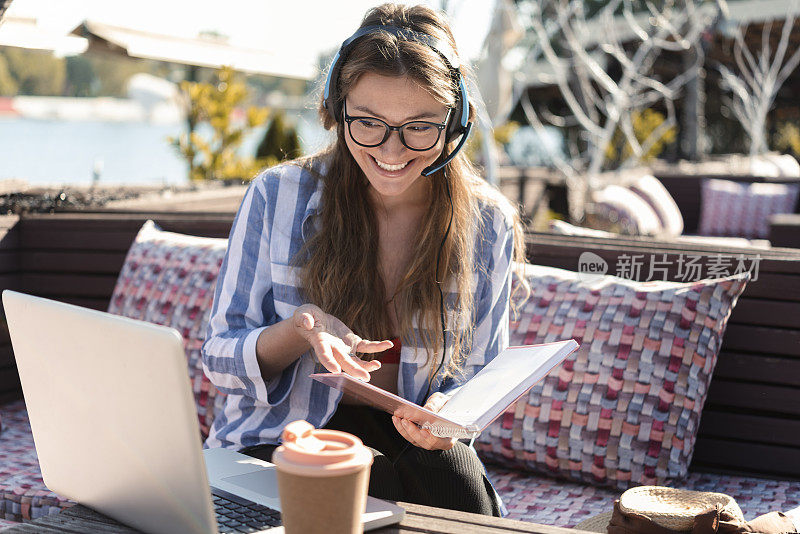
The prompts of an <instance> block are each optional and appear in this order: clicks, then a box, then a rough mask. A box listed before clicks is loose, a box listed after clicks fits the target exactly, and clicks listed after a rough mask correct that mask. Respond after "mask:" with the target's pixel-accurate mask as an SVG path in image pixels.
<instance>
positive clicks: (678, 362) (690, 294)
mask: <svg viewBox="0 0 800 534" xmlns="http://www.w3.org/2000/svg"><path fill="white" fill-rule="evenodd" d="M526 276H527V277H528V280H529V281H530V283H531V286H532V290H533V293H532V296H531V298H530V299H529V300H528V301H527V302H526V303H525V304H524V306H523V307H522V309H521V315H520V317H519V320H517V321H515V322H513V323H512V325H511V344H512V345H522V344H533V343H544V342H550V341H556V340H559V339H569V338H574V339H575V340H576V341H578V342H579V343H580V344H581V347H580V349H579V350H578V351H576V352H575V353H573V354H572V355H571V356H570V357H569V358H567V360H565V362H564V363H563V364H562V365H561V366H559V367H557V368H556V369H555V370H554V371H553V372H551V373H550V374H549V375H548V376H547V377H546V378H545V380H543V381H541V382H540V383H539V384H537V385H536V386H534V387H533V389H531V391H530V392H529V394H528V395H527V396H526V397H523V398H522V399H520V400H519V401H518V402H517V403H516V404H515V405H513V406H512V407H511V408H509V410H507V411H506V413H505V414H503V415H502V416H501V417H500V418H498V419H497V420H496V421H495V422H493V423H492V424H491V425H490V426H489V428H488V429H487V430H485V431H484V432H483V434H482V435H481V436H480V437H479V438H478V440H477V441H476V448H477V450H478V451H479V453H480V454H481V456H482V457H483V458H484V459H486V460H488V461H493V462H499V463H500V464H501V465H506V466H510V467H515V468H522V469H529V470H532V471H538V472H542V473H548V474H554V475H558V476H561V477H564V478H568V479H572V480H578V481H582V482H588V483H592V484H600V485H607V486H612V487H617V488H626V487H628V486H632V485H638V484H658V485H663V484H667V483H669V482H671V481H673V480H677V479H681V478H683V477H684V476H686V473H687V470H688V467H689V462H690V461H691V458H692V452H693V450H694V444H695V439H696V432H697V428H698V424H699V422H700V413H701V410H702V408H703V403H704V402H705V399H706V394H707V390H708V386H709V383H710V381H711V374H712V371H713V370H714V366H715V364H716V359H717V353H718V351H719V347H720V344H721V341H722V334H723V332H724V330H725V326H726V324H727V320H728V317H729V316H730V312H731V309H732V308H733V306H734V305H735V303H736V299H737V298H738V296H739V295H740V294H741V292H742V291H743V290H744V286H745V281H746V279H747V274H743V275H737V276H734V277H728V278H722V279H718V280H702V281H699V282H695V283H674V282H646V283H642V282H634V281H630V280H625V279H622V278H617V277H612V276H602V277H595V278H594V279H590V280H584V279H582V278H581V276H580V275H579V274H578V273H574V272H571V271H565V270H561V269H553V268H549V267H540V266H535V265H529V266H527V267H526Z"/></svg>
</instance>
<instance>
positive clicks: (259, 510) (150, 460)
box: [3, 290, 404, 534]
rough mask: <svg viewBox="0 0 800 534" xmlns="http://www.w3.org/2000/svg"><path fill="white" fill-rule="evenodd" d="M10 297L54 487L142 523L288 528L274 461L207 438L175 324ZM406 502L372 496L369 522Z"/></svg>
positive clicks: (14, 332) (389, 519) (211, 528)
mask: <svg viewBox="0 0 800 534" xmlns="http://www.w3.org/2000/svg"><path fill="white" fill-rule="evenodd" d="M3 304H4V306H5V311H6V316H7V319H8V327H9V331H10V333H11V343H12V346H13V349H14V355H15V357H16V360H17V368H18V370H19V375H20V379H21V381H22V390H23V393H24V395H25V404H26V405H27V408H28V415H29V417H30V423H31V428H32V430H33V439H34V442H35V444H36V451H37V453H38V456H39V462H40V464H41V469H42V476H43V478H44V482H45V484H46V485H47V487H48V488H50V489H51V490H52V491H54V492H56V493H58V494H60V495H63V496H65V497H68V498H70V499H72V500H75V501H77V502H80V503H82V504H84V505H86V506H89V507H90V508H94V509H96V510H98V511H100V512H102V513H105V514H106V515H108V516H110V517H113V518H114V519H117V520H118V521H120V522H122V523H125V524H127V525H129V526H132V527H135V528H138V529H140V530H143V531H145V532H152V533H162V532H163V533H175V532H187V533H189V532H191V533H202V534H209V533H217V532H228V531H229V532H269V533H270V534H273V533H277V532H282V531H283V528H282V527H280V526H276V525H278V524H279V521H280V516H279V514H278V512H279V511H280V501H279V499H278V487H277V481H276V478H275V467H274V466H273V464H270V463H268V462H263V461H261V460H257V459H255V458H251V457H249V456H246V455H243V454H240V453H238V452H235V451H230V450H226V449H208V450H202V448H201V444H200V428H199V425H198V422H197V416H196V412H195V404H194V399H193V397H192V392H191V389H190V387H189V378H188V371H187V369H186V357H185V354H184V350H183V343H182V340H181V337H180V334H178V332H177V331H176V330H174V329H172V328H167V327H164V326H158V325H154V324H150V323H145V322H142V321H136V320H133V319H128V318H124V317H119V316H116V315H111V314H108V313H103V312H98V311H94V310H89V309H86V308H81V307H78V306H72V305H69V304H63V303H59V302H55V301H52V300H47V299H43V298H38V297H33V296H30V295H25V294H22V293H17V292H14V291H9V290H6V291H3ZM229 502H233V503H234V504H233V505H230V504H229ZM223 506H224V507H228V508H231V509H233V510H239V515H236V514H233V513H228V512H226V514H227V516H228V517H225V516H217V515H216V513H215V507H216V508H217V509H219V507H223ZM310 513H313V510H312V511H310ZM403 514H404V511H403V509H402V508H400V507H398V506H396V505H394V504H392V503H389V502H386V501H382V500H379V499H373V498H371V497H370V498H369V499H368V502H367V509H366V512H365V513H364V515H363V520H364V529H365V530H369V529H373V528H378V527H381V526H385V525H390V524H392V523H396V522H398V521H400V520H401V519H402V518H403ZM218 517H220V521H219V522H218V520H217V518H218ZM237 517H238V518H239V519H236V518H237ZM245 518H247V519H252V520H251V521H249V522H248V521H246V520H244V519H245ZM253 518H255V519H253ZM240 519H241V520H240Z"/></svg>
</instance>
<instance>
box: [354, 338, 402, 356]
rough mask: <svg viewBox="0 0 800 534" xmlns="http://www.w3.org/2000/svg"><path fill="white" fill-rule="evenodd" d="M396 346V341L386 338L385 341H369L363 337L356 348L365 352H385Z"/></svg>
mask: <svg viewBox="0 0 800 534" xmlns="http://www.w3.org/2000/svg"><path fill="white" fill-rule="evenodd" d="M393 346H394V343H392V342H391V341H389V340H388V339H385V340H383V341H369V340H366V339H362V340H361V341H359V342H358V344H357V345H356V350H357V351H358V352H363V353H364V354H372V353H375V352H383V351H385V350H388V349H391V348H392V347H393Z"/></svg>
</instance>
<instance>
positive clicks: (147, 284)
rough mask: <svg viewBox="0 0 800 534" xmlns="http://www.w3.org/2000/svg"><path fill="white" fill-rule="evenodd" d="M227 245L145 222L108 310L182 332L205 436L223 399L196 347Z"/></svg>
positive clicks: (203, 331) (205, 321) (214, 239)
mask: <svg viewBox="0 0 800 534" xmlns="http://www.w3.org/2000/svg"><path fill="white" fill-rule="evenodd" d="M226 246H227V240H226V239H218V238H209V237H196V236H188V235H183V234H176V233H172V232H164V231H162V230H160V229H159V228H158V227H157V226H156V225H155V224H154V223H153V222H152V221H147V222H146V223H145V224H144V226H142V229H141V230H140V231H139V234H138V235H137V236H136V240H135V241H134V242H133V244H132V245H131V248H130V250H129V251H128V255H127V257H126V258H125V264H124V265H123V267H122V270H121V271H120V274H119V278H118V279H117V285H116V286H115V287H114V293H113V294H112V296H111V303H110V304H109V307H108V311H109V312H110V313H115V314H118V315H124V316H126V317H131V318H134V319H140V320H142V321H148V322H151V323H157V324H162V325H167V326H171V327H173V328H175V329H177V330H178V331H179V332H180V333H181V335H182V336H183V339H184V346H185V348H186V357H187V359H188V363H189V378H190V380H191V382H192V390H193V392H194V398H195V403H196V405H197V415H198V418H199V420H200V429H201V432H202V433H203V438H205V437H206V436H207V435H208V431H209V429H210V428H211V423H212V422H213V420H214V416H215V415H216V414H217V413H218V411H219V410H220V409H221V407H222V403H223V398H224V395H223V394H222V393H220V392H218V391H217V389H216V388H215V387H214V386H213V385H211V382H209V380H208V378H206V376H205V374H204V373H203V362H202V358H201V356H200V348H201V346H202V344H203V341H204V340H205V334H206V325H207V324H208V317H209V314H210V313H211V304H212V302H213V299H214V285H215V282H216V279H217V274H218V273H219V268H220V266H221V265H222V259H223V257H224V255H225V248H226Z"/></svg>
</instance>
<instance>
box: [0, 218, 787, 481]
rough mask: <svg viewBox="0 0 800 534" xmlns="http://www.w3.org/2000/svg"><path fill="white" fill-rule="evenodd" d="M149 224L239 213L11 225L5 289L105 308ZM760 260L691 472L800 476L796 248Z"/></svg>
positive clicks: (222, 223) (3, 358)
mask: <svg viewBox="0 0 800 534" xmlns="http://www.w3.org/2000/svg"><path fill="white" fill-rule="evenodd" d="M148 218H152V219H154V220H156V221H157V223H158V224H159V226H161V227H162V228H163V229H164V230H169V231H174V232H180V233H186V234H193V235H204V236H210V237H226V236H227V234H228V231H229V230H230V226H231V223H232V220H233V216H232V215H210V216H203V215H197V214H95V215H91V214H74V215H73V214H56V215H31V216H25V217H23V218H21V219H19V220H17V219H16V218H14V219H13V221H12V219H8V218H6V219H5V220H4V221H5V229H4V231H5V235H4V236H3V237H2V238H0V283H2V287H3V288H6V287H9V288H15V289H18V290H21V291H25V292H29V293H33V294H37V295H41V296H44V297H48V298H54V299H58V300H62V301H66V302H72V303H75V304H80V305H83V306H87V307H91V308H95V309H100V310H105V309H107V307H108V304H109V299H110V297H111V293H112V291H113V289H114V285H115V282H116V280H117V276H118V274H119V272H120V269H121V267H122V264H123V261H124V259H125V255H126V253H127V251H128V248H129V247H130V245H131V242H132V241H133V239H134V237H135V236H136V233H137V232H138V230H139V229H140V227H141V225H142V224H143V223H144V221H145V220H147V219H148ZM2 222H3V220H0V231H3V225H2V224H1V223H2ZM12 223H13V224H12ZM528 243H529V259H530V261H531V262H532V263H536V264H541V265H549V266H553V267H560V268H564V269H569V270H577V269H578V259H579V258H580V256H581V254H583V253H584V252H586V251H591V252H593V253H595V254H597V255H598V256H600V257H601V258H603V259H604V260H605V261H606V262H607V264H608V265H609V266H611V269H610V270H611V272H612V274H613V273H614V268H613V266H614V265H615V264H616V263H617V262H618V260H619V259H620V258H621V257H625V256H626V255H627V256H631V255H633V254H635V255H641V256H642V259H643V261H644V265H643V268H642V271H641V272H642V276H641V278H646V276H647V273H648V266H649V261H650V260H651V259H652V257H656V259H657V260H658V261H663V260H664V259H665V258H663V257H662V256H663V255H664V254H666V260H667V263H669V264H670V265H671V267H670V268H669V269H668V275H669V278H670V279H673V280H679V278H678V276H677V272H676V269H677V267H676V266H677V263H678V261H677V260H678V257H679V256H680V255H681V254H684V255H686V254H694V255H697V256H699V257H700V258H701V262H702V263H703V264H704V265H706V264H708V263H709V262H713V261H714V257H715V256H716V255H717V254H718V253H720V252H721V253H725V254H732V255H736V254H740V253H743V252H746V253H748V254H749V253H752V252H753V251H752V250H742V249H720V248H714V249H711V248H709V247H706V246H689V245H685V244H682V245H680V246H679V245H675V244H669V243H654V242H652V241H646V240H635V239H590V238H575V237H566V236H555V235H550V234H531V235H529V239H528ZM760 254H761V256H762V258H761V260H760V262H759V273H758V277H759V278H758V280H757V281H756V282H753V283H751V284H750V285H748V287H747V289H746V290H745V292H744V294H743V295H742V297H741V298H740V299H739V303H738V305H737V307H736V308H735V309H734V311H733V314H732V316H731V319H730V321H729V324H728V328H727V331H726V334H725V338H724V342H723V346H722V351H721V354H720V357H719V363H718V365H717V368H716V370H715V374H714V379H713V380H712V384H711V389H710V391H709V396H708V401H707V404H706V407H705V410H704V412H703V417H702V421H701V425H700V432H699V438H698V441H697V445H696V448H695V455H694V460H693V468H694V469H702V470H706V471H708V470H718V471H722V472H728V473H731V472H733V473H748V474H761V475H766V476H775V477H781V478H789V477H791V478H800V417H798V416H800V250H795V249H773V250H771V251H762V252H760ZM14 256H16V257H14ZM4 259H5V260H6V261H5V262H4V261H3V260H4ZM19 396H20V391H19V382H18V378H17V377H16V370H15V368H14V365H13V356H12V354H11V350H10V344H9V341H8V334H7V332H5V333H0V401H4V400H9V399H10V398H18V397H19Z"/></svg>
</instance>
